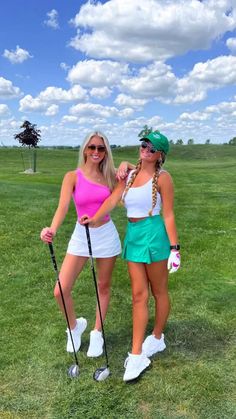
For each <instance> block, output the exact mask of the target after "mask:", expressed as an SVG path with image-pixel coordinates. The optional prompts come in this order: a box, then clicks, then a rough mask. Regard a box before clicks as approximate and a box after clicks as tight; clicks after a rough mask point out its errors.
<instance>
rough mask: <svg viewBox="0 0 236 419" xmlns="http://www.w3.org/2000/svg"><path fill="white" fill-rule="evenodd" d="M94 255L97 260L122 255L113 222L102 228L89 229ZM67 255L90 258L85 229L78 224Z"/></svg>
mask: <svg viewBox="0 0 236 419" xmlns="http://www.w3.org/2000/svg"><path fill="white" fill-rule="evenodd" d="M89 233H90V239H91V247H92V254H93V257H95V258H109V257H112V256H117V255H119V254H120V253H121V243H120V238H119V234H118V232H117V229H116V227H115V225H114V223H113V221H112V220H110V221H108V222H107V223H106V224H103V225H102V226H100V227H91V228H89ZM67 253H69V254H71V255H75V256H86V257H89V250H88V242H87V236H86V231H85V227H84V226H83V225H81V224H79V223H78V221H77V223H76V225H75V229H74V232H73V234H72V236H71V239H70V241H69V244H68V248H67Z"/></svg>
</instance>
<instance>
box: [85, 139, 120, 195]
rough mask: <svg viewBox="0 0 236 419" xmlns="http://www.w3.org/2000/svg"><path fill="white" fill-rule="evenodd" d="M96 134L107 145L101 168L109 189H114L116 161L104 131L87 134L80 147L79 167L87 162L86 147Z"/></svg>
mask: <svg viewBox="0 0 236 419" xmlns="http://www.w3.org/2000/svg"><path fill="white" fill-rule="evenodd" d="M95 136H98V137H100V138H101V139H102V141H103V143H104V145H105V147H106V153H105V156H104V159H103V160H102V161H101V163H100V164H99V170H100V171H101V173H102V174H103V176H104V178H105V179H106V181H107V183H108V187H109V189H110V190H111V191H112V190H113V189H114V187H115V184H116V177H115V175H116V173H115V166H114V162H113V157H112V153H111V148H110V144H109V141H108V139H107V137H106V136H105V135H104V134H103V133H102V132H100V131H94V132H91V133H90V134H88V135H86V137H85V139H84V141H83V143H82V145H81V147H80V151H79V162H78V167H81V166H83V165H84V164H85V163H86V155H85V149H86V147H87V145H88V143H89V141H90V140H91V138H93V137H95Z"/></svg>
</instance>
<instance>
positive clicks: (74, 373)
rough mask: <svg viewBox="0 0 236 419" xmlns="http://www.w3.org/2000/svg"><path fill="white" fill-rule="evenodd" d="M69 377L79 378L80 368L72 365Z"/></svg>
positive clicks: (69, 369)
mask: <svg viewBox="0 0 236 419" xmlns="http://www.w3.org/2000/svg"><path fill="white" fill-rule="evenodd" d="M68 376H69V377H70V378H77V377H78V376H79V366H78V365H71V366H70V368H68Z"/></svg>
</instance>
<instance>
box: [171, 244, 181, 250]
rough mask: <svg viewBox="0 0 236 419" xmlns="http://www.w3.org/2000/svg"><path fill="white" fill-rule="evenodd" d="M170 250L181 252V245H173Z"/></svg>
mask: <svg viewBox="0 0 236 419" xmlns="http://www.w3.org/2000/svg"><path fill="white" fill-rule="evenodd" d="M170 250H180V245H179V244H173V245H172V246H170Z"/></svg>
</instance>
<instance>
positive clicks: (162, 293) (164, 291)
mask: <svg viewBox="0 0 236 419" xmlns="http://www.w3.org/2000/svg"><path fill="white" fill-rule="evenodd" d="M152 295H153V297H154V298H155V300H156V301H158V300H160V299H163V298H164V299H166V298H167V299H169V293H168V289H166V288H165V289H161V290H158V291H155V292H153V293H152Z"/></svg>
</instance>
